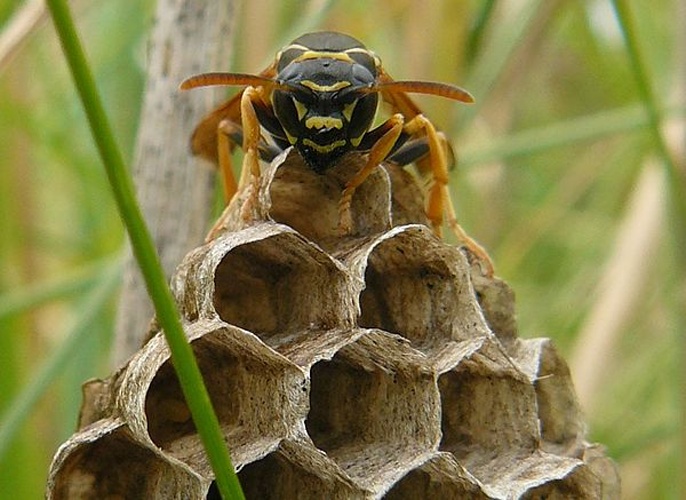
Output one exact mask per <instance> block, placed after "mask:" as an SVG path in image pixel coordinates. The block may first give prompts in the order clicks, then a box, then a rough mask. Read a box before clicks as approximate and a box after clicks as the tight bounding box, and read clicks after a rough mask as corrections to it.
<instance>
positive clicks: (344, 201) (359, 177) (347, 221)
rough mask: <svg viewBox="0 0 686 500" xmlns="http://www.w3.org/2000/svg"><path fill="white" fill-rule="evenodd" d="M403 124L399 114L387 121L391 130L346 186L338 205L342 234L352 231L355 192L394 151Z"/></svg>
mask: <svg viewBox="0 0 686 500" xmlns="http://www.w3.org/2000/svg"><path fill="white" fill-rule="evenodd" d="M403 122H404V119H403V115H401V114H399V113H398V114H395V115H393V116H391V117H390V118H389V119H388V120H387V121H386V125H390V129H389V130H388V131H387V132H386V133H385V134H384V135H382V136H381V137H380V138H379V140H378V141H376V142H375V143H374V145H373V146H372V148H371V150H370V151H369V156H368V157H367V163H366V164H365V165H364V167H362V168H361V169H360V170H359V171H358V172H357V173H356V174H355V176H354V177H353V178H352V179H350V181H348V183H347V184H346V186H345V189H344V190H343V193H342V194H341V201H340V202H339V204H338V212H339V222H338V228H339V231H340V232H341V233H343V234H348V233H350V232H351V231H352V215H351V213H350V205H351V203H352V199H353V195H354V194H355V190H356V189H357V188H358V187H359V186H360V185H361V184H362V183H363V182H364V181H365V180H366V179H367V177H369V175H370V174H371V173H372V171H373V170H374V169H375V168H376V167H378V166H379V164H380V163H381V162H382V161H384V160H385V159H386V157H388V154H389V153H390V152H391V149H393V146H394V145H395V143H396V142H397V140H398V137H400V133H401V132H402V131H403Z"/></svg>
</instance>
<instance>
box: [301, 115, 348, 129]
mask: <svg viewBox="0 0 686 500" xmlns="http://www.w3.org/2000/svg"><path fill="white" fill-rule="evenodd" d="M305 126H306V127H307V128H316V129H321V128H337V129H341V128H343V120H341V119H340V118H333V117H331V116H311V117H310V118H308V119H307V120H305Z"/></svg>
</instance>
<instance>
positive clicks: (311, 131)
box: [181, 31, 493, 274]
mask: <svg viewBox="0 0 686 500" xmlns="http://www.w3.org/2000/svg"><path fill="white" fill-rule="evenodd" d="M210 85H233V86H244V87H245V88H244V89H243V90H242V91H241V92H239V93H238V94H237V95H236V96H235V97H233V98H232V99H230V100H229V101H227V102H225V103H224V104H222V105H221V106H219V107H218V108H217V109H216V110H214V111H213V112H212V113H210V114H209V115H208V116H206V117H205V118H204V119H203V120H202V121H201V122H200V123H199V125H198V126H197V128H196V129H195V132H194V133H193V137H192V140H191V147H192V150H193V152H194V153H195V154H198V155H201V156H203V157H205V158H208V159H210V160H213V161H215V162H216V163H218V164H219V167H220V170H221V175H222V178H223V183H224V192H225V194H226V197H227V201H230V200H231V198H232V197H233V195H234V194H235V193H236V191H237V190H238V187H239V186H241V185H243V184H244V183H245V182H247V177H246V176H247V175H248V174H249V175H251V176H252V179H253V182H257V181H258V180H259V178H260V165H259V160H260V159H262V160H264V161H271V160H272V159H274V158H275V157H276V156H277V155H278V154H279V153H280V152H282V151H283V150H285V149H286V148H288V147H290V146H293V147H294V148H295V149H296V150H297V151H298V152H299V153H300V155H301V156H302V158H303V159H304V161H305V163H306V164H307V165H308V166H309V167H310V168H312V169H313V170H314V171H315V172H318V173H323V172H325V171H326V170H327V169H328V168H329V167H331V166H332V165H334V164H335V163H336V161H337V160H338V159H339V158H341V157H342V156H343V155H344V154H346V153H348V152H349V151H360V152H363V153H366V154H367V158H366V161H365V162H364V166H363V167H362V168H361V169H360V170H359V171H358V172H357V174H356V175H354V176H353V177H352V178H351V179H350V180H349V181H348V183H347V185H346V186H345V188H344V189H343V192H342V194H341V199H340V204H339V228H340V230H341V231H342V232H344V233H347V232H350V230H351V227H352V220H351V214H350V204H351V201H352V197H353V194H354V192H355V189H356V188H357V187H358V186H360V185H361V184H362V183H363V182H364V181H365V179H366V178H367V177H368V176H369V175H370V173H371V172H372V171H373V170H374V168H376V167H377V166H378V165H379V164H380V163H381V162H384V161H388V162H394V163H397V164H399V165H407V164H410V163H414V164H415V165H416V166H417V169H418V171H419V172H420V173H421V174H430V175H431V176H432V178H433V183H432V185H431V187H430V188H429V192H428V195H427V202H426V213H427V217H428V219H429V221H430V222H431V225H432V228H433V230H434V232H435V233H437V234H438V235H440V234H441V229H442V226H443V222H444V219H446V220H447V223H448V225H449V226H450V227H451V228H452V230H453V231H454V232H455V234H456V235H457V237H458V238H459V239H460V240H461V241H462V242H464V244H465V245H466V246H467V247H468V248H469V249H470V250H471V251H472V252H473V253H474V254H475V255H476V256H477V257H478V258H479V259H480V260H481V262H483V263H484V264H485V266H486V268H487V272H488V273H489V274H492V273H493V266H492V263H491V260H490V258H489V257H488V254H487V253H486V251H485V250H484V249H483V248H482V247H481V246H480V245H479V244H478V243H476V242H475V241H474V240H473V239H472V238H470V237H469V236H468V235H467V234H466V233H465V232H464V230H463V229H462V228H461V227H460V225H459V224H458V222H457V218H456V216H455V210H454V207H453V203H452V200H451V198H450V194H449V191H448V181H449V177H448V169H449V167H450V162H451V161H452V159H453V158H454V155H453V154H452V148H451V146H450V144H449V142H448V141H447V139H446V137H445V136H444V134H442V133H441V132H439V131H437V130H436V128H435V127H434V125H433V124H432V123H431V122H430V121H429V120H428V119H427V118H426V117H425V116H424V115H423V114H422V112H421V110H420V109H419V108H418V107H417V105H416V104H415V103H414V102H413V101H412V100H411V99H410V97H409V96H408V95H407V94H408V93H416V94H430V95H436V96H440V97H445V98H448V99H452V100H455V101H461V102H465V103H471V102H473V98H472V96H471V95H470V94H469V93H468V92H467V91H466V90H463V89H461V88H459V87H457V86H454V85H450V84H446V83H436V82H425V81H401V80H398V81H396V80H393V79H392V78H391V77H390V76H389V75H388V73H387V72H386V71H385V70H384V69H383V66H382V64H381V60H380V59H379V57H378V56H377V55H376V54H375V53H374V52H372V51H370V50H369V49H367V48H366V47H365V46H364V45H363V44H362V43H361V42H360V41H358V40H356V39H355V38H353V37H351V36H348V35H345V34H342V33H336V32H330V31H323V32H315V33H308V34H305V35H302V36H300V37H298V38H296V39H295V40H293V41H292V42H291V43H290V44H289V45H287V46H286V47H284V48H283V49H281V50H280V51H279V52H278V53H277V54H276V57H275V59H274V62H273V63H272V64H271V65H270V66H269V67H267V68H266V69H265V70H263V71H262V72H261V73H259V74H257V75H251V74H242V73H204V74H200V75H195V76H192V77H190V78H188V79H186V80H185V81H184V82H182V83H181V89H184V90H185V89H190V88H195V87H203V86H210ZM379 96H381V98H382V99H383V100H384V101H385V102H387V103H388V104H390V106H391V109H392V111H393V114H392V115H391V117H390V118H388V119H387V120H386V121H384V122H383V123H381V124H380V125H378V126H376V127H373V123H374V118H375V116H376V112H377V108H378V105H379ZM261 128H262V129H264V131H266V133H267V134H268V135H269V137H270V139H271V140H270V141H267V140H265V139H264V138H263V137H262V133H261ZM238 144H242V148H243V151H244V154H245V156H244V164H243V171H242V173H241V178H240V180H239V181H238V182H236V179H235V177H234V175H233V172H232V169H231V156H230V154H231V151H232V149H233V147H234V146H235V145H238Z"/></svg>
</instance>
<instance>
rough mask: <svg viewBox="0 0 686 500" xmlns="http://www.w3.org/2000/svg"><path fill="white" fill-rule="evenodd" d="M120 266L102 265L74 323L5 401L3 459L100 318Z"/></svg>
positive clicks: (0, 435)
mask: <svg viewBox="0 0 686 500" xmlns="http://www.w3.org/2000/svg"><path fill="white" fill-rule="evenodd" d="M120 268H121V265H117V266H109V268H106V269H105V273H104V274H103V276H102V278H101V280H100V283H99V284H98V285H97V286H96V287H95V288H94V290H93V291H92V292H90V293H88V294H87V297H86V299H85V300H83V301H81V303H80V304H78V306H77V310H78V311H83V314H81V315H79V316H78V318H77V319H76V320H75V322H74V324H73V325H71V326H70V327H69V328H67V333H66V334H65V335H61V336H60V338H63V339H64V341H63V342H62V343H61V344H60V345H59V346H58V348H57V350H56V351H55V352H53V353H52V354H51V355H50V357H49V358H48V359H47V361H46V362H45V363H44V365H43V367H42V368H41V369H40V371H39V372H38V374H37V375H36V376H34V377H32V379H31V382H30V383H29V384H28V385H27V386H26V387H24V388H23V389H22V391H21V393H20V394H19V395H18V396H17V398H16V399H15V401H13V402H12V403H11V404H10V405H9V407H8V408H9V410H7V412H6V413H5V415H3V417H2V420H0V460H2V459H3V457H4V455H5V453H6V452H7V450H8V449H9V447H10V445H11V444H12V442H13V440H14V438H15V436H16V435H17V433H18V432H19V430H20V429H21V427H22V425H23V424H25V423H26V422H27V421H28V419H29V416H30V414H31V412H32V411H33V409H34V407H35V406H36V404H37V403H38V401H39V400H40V398H41V396H42V395H43V394H45V391H46V390H47V389H48V388H49V387H50V385H51V384H52V383H53V382H54V381H55V379H56V378H57V377H58V376H59V374H60V373H62V372H63V371H64V369H65V368H66V366H67V365H68V364H69V362H70V361H71V359H73V357H74V356H73V355H74V352H75V351H76V350H78V349H79V346H80V344H81V343H82V342H83V338H84V336H86V335H89V334H92V328H91V326H92V324H93V323H94V322H95V321H96V320H98V319H99V318H100V313H101V312H102V309H103V307H104V305H105V304H106V303H107V300H108V299H110V298H111V297H112V295H113V294H114V291H115V289H116V287H117V286H118V285H119V282H120V278H121V272H120Z"/></svg>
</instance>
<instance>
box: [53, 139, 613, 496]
mask: <svg viewBox="0 0 686 500" xmlns="http://www.w3.org/2000/svg"><path fill="white" fill-rule="evenodd" d="M362 162H363V158H362V157H360V156H359V155H351V156H350V157H347V158H346V159H345V160H344V161H342V162H340V164H338V165H337V166H336V168H334V169H332V171H331V172H328V173H325V174H324V175H319V174H315V173H313V172H312V171H311V170H310V169H308V168H307V167H305V166H304V165H303V163H302V161H301V160H300V158H299V156H298V155H297V154H295V153H294V152H293V151H290V150H289V151H287V152H286V153H284V154H283V155H281V156H280V157H279V158H277V159H276V160H275V161H274V162H272V164H270V165H269V166H267V167H266V168H265V170H264V173H263V175H262V177H261V179H260V182H261V184H260V187H259V190H257V191H254V190H252V189H251V186H247V187H246V188H244V189H243V190H241V191H240V192H239V194H238V195H237V197H236V198H235V200H234V201H233V202H232V203H231V204H230V205H229V207H228V208H227V210H226V212H225V213H224V214H223V216H222V217H221V219H220V221H219V222H218V223H217V225H216V226H215V228H214V230H213V232H212V233H211V236H212V237H211V239H209V241H208V242H207V243H205V244H204V245H202V246H201V247H198V248H197V249H195V250H194V251H192V252H190V253H189V254H188V255H187V257H186V258H185V259H184V261H183V262H182V263H181V265H180V266H179V268H178V269H177V272H176V273H175V275H174V276H173V278H172V282H171V285H172V291H173V293H174V296H175V298H176V300H177V302H178V304H179V309H180V310H181V313H182V315H183V319H184V324H185V328H186V333H187V336H188V338H189V340H190V342H191V346H192V348H193V351H194V353H195V355H196V358H197V359H198V362H199V366H200V369H201V372H202V374H203V377H204V379H205V383H206V385H207V387H208V392H209V394H210V398H211V400H212V403H213V404H214V407H215V410H216V412H217V416H218V419H219V422H220V425H221V429H222V431H223V433H224V437H225V440H226V442H227V444H228V446H229V447H230V449H231V454H232V459H233V461H234V465H235V466H236V468H237V470H238V476H239V479H240V481H241V483H242V485H243V489H244V491H245V493H246V496H247V498H260V499H263V498H267V499H269V498H275V499H276V498H279V499H281V498H298V499H301V498H340V499H348V498H389V499H400V498H432V499H441V498H445V499H453V498H473V499H487V498H503V499H505V498H507V499H510V498H571V497H573V498H618V497H619V487H618V479H617V474H616V471H615V469H614V466H613V464H612V461H611V460H610V459H608V458H607V457H606V456H605V455H604V454H603V451H602V448H601V447H599V446H597V445H591V444H589V443H588V442H587V441H586V438H585V434H584V429H585V427H584V423H583V420H582V416H581V412H580V410H579V407H578V403H577V402H576V397H575V395H574V389H573V386H572V383H571V379H570V375H569V370H568V368H567V366H566V364H565V362H564V360H563V359H562V358H561V357H560V356H559V355H558V354H557V352H556V351H555V349H554V347H553V346H552V344H551V343H550V341H548V340H546V339H535V340H523V339H520V338H519V337H518V335H517V327H516V321H515V318H514V301H513V294H512V291H511V290H510V289H509V287H508V286H507V284H505V283H504V282H502V281H501V280H499V279H497V278H495V277H492V276H486V275H484V274H483V273H482V272H481V269H480V266H479V265H478V263H476V262H472V263H471V264H470V261H471V260H473V259H472V258H471V257H472V256H470V255H469V254H468V252H467V253H465V252H463V251H461V250H460V249H458V248H455V247H452V246H450V245H447V244H446V243H444V242H442V241H441V240H440V239H439V238H437V237H436V236H434V235H433V233H432V232H431V231H430V230H429V229H428V228H427V227H426V226H425V223H426V217H425V215H424V213H423V207H422V206H423V198H422V195H421V190H420V189H419V188H418V186H417V184H416V183H415V181H414V178H413V177H412V176H410V175H409V174H408V173H407V172H405V171H403V170H402V169H399V168H398V167H396V166H393V165H386V166H381V167H379V168H378V169H376V171H375V172H374V174H373V175H372V176H371V177H370V178H369V179H368V180H367V181H366V182H365V183H363V184H362V186H360V188H359V189H358V190H357V191H356V193H355V196H354V197H353V201H352V206H351V215H352V220H353V229H352V231H351V233H350V234H346V235H342V234H341V233H340V232H339V230H338V228H337V225H338V218H339V208H338V202H339V200H340V193H341V190H342V187H344V186H345V184H346V182H347V181H348V179H350V176H351V175H354V173H355V172H357V171H358V170H359V168H360V167H361V165H362ZM213 480H214V477H213V473H212V470H211V468H210V466H209V464H208V462H207V459H206V456H205V453H204V451H203V448H202V445H201V443H200V440H199V438H198V435H197V432H196V429H195V426H194V424H193V422H192V420H191V418H190V413H189V410H188V408H187V407H186V404H185V402H184V398H183V396H182V393H181V390H180V388H179V383H178V380H177V378H176V374H175V372H174V370H173V368H172V364H171V361H170V355H169V350H168V348H167V345H166V341H165V339H164V336H163V334H162V332H159V331H157V330H155V329H152V330H151V332H150V333H149V337H148V341H147V342H146V343H145V345H143V346H142V347H141V349H140V351H139V352H137V353H136V354H135V355H134V356H133V357H132V358H131V360H130V361H129V362H128V363H127V364H126V366H124V367H123V368H121V369H120V370H119V371H117V372H116V373H114V374H113V375H112V376H110V377H109V378H108V379H106V380H102V381H92V382H89V383H88V384H87V385H86V386H85V387H84V403H83V408H82V411H81V418H80V425H79V430H78V431H77V432H76V433H75V434H74V435H73V436H72V437H71V438H70V439H69V440H68V441H67V442H66V443H64V444H63V445H62V446H61V447H60V449H59V450H58V452H57V454H56V455H55V457H54V459H53V463H52V465H51V469H50V475H49V479H48V495H47V496H48V498H54V499H62V498H103V497H121V498H218V492H217V488H216V485H214V483H213Z"/></svg>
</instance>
